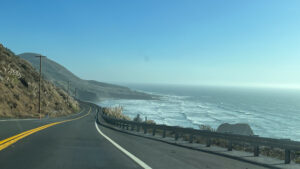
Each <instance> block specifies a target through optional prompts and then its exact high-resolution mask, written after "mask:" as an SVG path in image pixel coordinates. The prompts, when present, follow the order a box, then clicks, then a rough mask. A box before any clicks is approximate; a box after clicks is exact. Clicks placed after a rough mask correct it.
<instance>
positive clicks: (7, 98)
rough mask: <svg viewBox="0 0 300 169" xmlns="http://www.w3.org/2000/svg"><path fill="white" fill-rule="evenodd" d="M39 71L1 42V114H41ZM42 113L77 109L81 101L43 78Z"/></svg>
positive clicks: (57, 113) (63, 113)
mask: <svg viewBox="0 0 300 169" xmlns="http://www.w3.org/2000/svg"><path fill="white" fill-rule="evenodd" d="M38 82H39V74H38V72H36V70H35V69H34V68H33V67H32V66H31V64H30V63H29V62H27V61H25V60H23V59H21V58H19V56H16V55H14V53H13V52H11V51H10V50H9V49H7V48H5V47H4V46H3V45H2V44H0V93H1V94H0V118H3V117H5V118H23V117H39V114H38V89H39V88H38V86H39V83H38ZM41 84H42V85H41V86H42V88H41V89H42V92H41V98H42V99H41V105H42V116H46V115H49V116H55V117H56V116H62V115H67V114H71V113H74V112H75V111H76V109H77V107H78V103H77V102H76V101H74V100H73V99H72V98H71V97H70V99H69V101H68V102H67V101H66V100H67V99H66V98H67V96H68V95H67V93H66V92H64V91H63V90H61V89H59V88H57V87H56V86H55V85H53V84H52V83H50V82H49V81H46V80H42V83H41Z"/></svg>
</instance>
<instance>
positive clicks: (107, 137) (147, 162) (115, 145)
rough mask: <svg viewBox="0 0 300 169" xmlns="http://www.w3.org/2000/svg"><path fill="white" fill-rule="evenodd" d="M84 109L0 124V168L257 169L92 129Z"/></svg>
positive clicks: (92, 113) (92, 121) (97, 127)
mask: <svg viewBox="0 0 300 169" xmlns="http://www.w3.org/2000/svg"><path fill="white" fill-rule="evenodd" d="M83 107H84V108H83V111H82V112H81V113H80V114H76V115H73V116H70V117H65V118H57V119H43V120H9V121H1V120H0V168H1V169H58V168H62V169H69V168H70V169H98V168H99V169H100V168H116V169H126V168H147V167H148V168H149V167H151V168H162V169H169V168H170V169H171V168H172V169H183V168H185V169H189V168H191V169H192V168H212V169H222V168H228V169H246V168H247V169H252V168H253V169H254V168H255V169H260V168H262V167H260V166H256V165H253V164H249V163H245V162H241V161H237V160H233V159H229V158H225V157H221V156H216V155H212V154H208V153H203V152H199V151H195V150H190V149H185V148H182V147H177V146H174V145H169V144H166V143H162V142H158V141H154V140H149V139H146V138H141V137H136V136H132V135H128V134H125V133H121V132H118V131H114V130H111V129H108V128H105V127H102V126H100V125H98V124H96V123H95V115H96V112H97V110H96V108H95V107H93V106H90V105H84V106H83ZM90 107H91V109H90ZM89 110H90V111H89ZM54 122H61V123H57V124H55V125H53V126H45V127H43V128H40V129H38V130H33V131H32V133H29V132H27V133H25V134H29V135H28V136H26V137H24V138H22V139H20V140H18V141H16V142H14V143H13V144H10V145H9V146H7V147H6V148H3V145H4V144H6V143H4V142H3V140H5V139H6V140H7V138H11V137H13V136H15V135H17V134H19V133H22V132H24V131H28V130H30V129H34V128H37V127H39V126H43V125H47V124H52V123H54ZM16 138H17V139H18V137H16ZM1 141H2V143H1ZM11 141H14V140H13V139H12V140H11ZM7 143H9V142H7ZM1 146H2V148H3V149H2V150H1Z"/></svg>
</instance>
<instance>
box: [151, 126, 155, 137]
mask: <svg viewBox="0 0 300 169" xmlns="http://www.w3.org/2000/svg"><path fill="white" fill-rule="evenodd" d="M155 132H156V128H155V127H153V130H152V136H155Z"/></svg>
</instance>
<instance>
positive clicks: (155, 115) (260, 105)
mask: <svg viewBox="0 0 300 169" xmlns="http://www.w3.org/2000/svg"><path fill="white" fill-rule="evenodd" d="M127 86H129V87H130V88H131V89H133V90H138V91H143V92H146V93H149V94H154V95H158V96H160V99H158V100H125V99H121V100H105V101H102V102H101V103H99V105H101V106H118V105H120V106H123V107H124V112H123V113H124V114H126V115H128V116H129V117H131V118H134V117H135V116H136V115H137V114H140V115H141V117H142V118H145V117H147V119H151V120H154V121H155V122H156V123H159V124H166V125H171V126H182V127H192V128H195V129H199V125H209V126H211V127H212V128H214V129H217V127H218V126H219V125H220V124H222V123H248V124H249V125H250V126H251V128H252V129H253V131H254V133H255V134H256V135H259V136H262V137H271V138H285V139H292V140H296V141H300V104H299V103H300V90H292V89H274V88H273V89H263V88H230V87H191V86H167V85H127Z"/></svg>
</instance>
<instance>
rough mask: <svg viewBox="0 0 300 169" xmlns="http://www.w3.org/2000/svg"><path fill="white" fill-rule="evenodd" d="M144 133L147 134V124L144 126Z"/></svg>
mask: <svg viewBox="0 0 300 169" xmlns="http://www.w3.org/2000/svg"><path fill="white" fill-rule="evenodd" d="M144 134H147V126H146V125H145V126H144Z"/></svg>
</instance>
